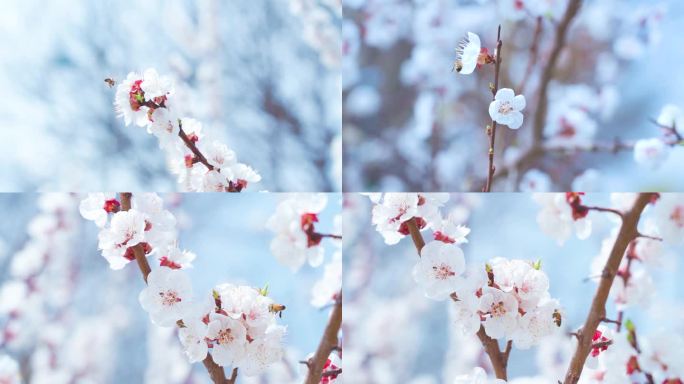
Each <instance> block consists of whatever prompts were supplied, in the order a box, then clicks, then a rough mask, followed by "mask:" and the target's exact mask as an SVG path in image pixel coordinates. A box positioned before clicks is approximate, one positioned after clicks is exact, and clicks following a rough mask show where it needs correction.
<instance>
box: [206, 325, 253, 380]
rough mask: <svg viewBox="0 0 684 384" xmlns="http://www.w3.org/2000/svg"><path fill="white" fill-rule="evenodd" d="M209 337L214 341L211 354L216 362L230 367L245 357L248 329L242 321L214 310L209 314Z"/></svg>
mask: <svg viewBox="0 0 684 384" xmlns="http://www.w3.org/2000/svg"><path fill="white" fill-rule="evenodd" d="M207 337H208V338H209V339H211V340H212V341H213V343H214V347H213V349H212V351H211V356H212V357H213V358H214V361H215V362H216V364H218V365H220V366H223V367H228V366H231V365H233V364H235V363H237V362H239V361H241V360H242V359H243V358H244V356H245V353H246V346H247V330H246V329H245V327H244V326H243V325H242V323H241V322H240V321H238V320H235V319H233V318H231V317H229V316H225V315H221V314H218V313H214V312H212V313H211V314H210V315H209V326H208V331H207Z"/></svg>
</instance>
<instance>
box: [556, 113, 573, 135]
mask: <svg viewBox="0 0 684 384" xmlns="http://www.w3.org/2000/svg"><path fill="white" fill-rule="evenodd" d="M560 126H561V129H560V131H559V132H558V135H559V136H561V137H574V136H575V135H576V134H577V129H576V128H575V126H574V125H573V124H572V123H571V122H569V121H568V119H566V118H565V117H561V119H560Z"/></svg>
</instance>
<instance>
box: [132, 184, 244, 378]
mask: <svg viewBox="0 0 684 384" xmlns="http://www.w3.org/2000/svg"><path fill="white" fill-rule="evenodd" d="M132 196H133V194H132V193H130V192H121V193H119V199H120V200H121V210H122V211H128V210H130V209H131V197H132ZM133 254H134V255H135V260H136V261H137V262H138V267H139V268H140V272H142V275H143V279H144V280H145V284H147V276H148V275H149V274H150V272H151V271H152V269H151V268H150V264H149V263H148V262H147V258H146V257H145V251H144V250H143V248H142V245H141V244H136V245H134V246H133ZM202 363H203V364H204V366H205V367H206V369H207V372H208V373H209V377H210V378H211V381H213V382H214V384H235V381H236V380H237V368H235V369H233V375H232V376H231V378H230V379H226V373H225V371H224V370H223V367H221V366H219V365H218V364H216V363H215V362H214V359H213V358H212V357H211V355H210V354H207V357H206V358H205V359H204V360H203V361H202Z"/></svg>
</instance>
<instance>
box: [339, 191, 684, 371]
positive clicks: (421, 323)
mask: <svg viewBox="0 0 684 384" xmlns="http://www.w3.org/2000/svg"><path fill="white" fill-rule="evenodd" d="M680 196H681V195H680ZM682 198H684V197H682ZM583 201H584V202H585V203H586V204H591V205H597V206H605V207H609V206H611V201H610V198H609V196H608V195H607V194H589V195H587V196H585V197H584V199H583ZM371 206H372V205H371V203H370V201H369V199H368V198H367V197H365V196H361V195H353V194H348V195H345V210H344V219H343V220H344V243H345V245H344V253H345V255H346V262H345V265H344V311H345V312H344V321H345V323H344V332H345V351H344V352H345V356H344V366H345V370H346V375H347V376H346V377H347V378H348V379H350V380H352V382H354V383H360V384H371V383H372V384H385V383H387V384H389V383H407V384H437V383H453V382H454V378H455V377H456V376H457V375H459V374H465V373H470V371H471V370H472V368H473V367H474V366H483V367H486V366H488V364H489V361H488V358H487V356H486V355H485V354H484V353H483V351H482V346H481V344H480V343H479V340H478V339H477V338H476V337H475V336H472V337H464V336H461V335H460V332H458V331H457V326H456V325H455V324H454V323H453V321H454V320H453V319H452V318H451V317H450V315H449V311H448V310H447V309H448V303H449V301H441V302H438V301H433V300H431V299H428V298H426V297H425V296H424V295H423V291H422V289H421V288H420V287H419V286H418V285H417V284H416V283H415V282H414V281H413V278H412V269H413V266H414V265H415V264H416V262H417V260H418V257H417V255H416V249H415V247H414V245H413V243H412V242H411V239H410V238H409V237H406V238H404V239H402V240H401V241H400V242H399V243H398V244H396V245H387V244H385V242H384V241H383V238H382V236H381V235H380V233H379V232H377V231H376V230H375V228H374V227H373V226H372V224H371V221H370V220H371ZM445 208H446V209H442V214H443V215H447V214H450V213H453V214H454V215H455V217H461V218H462V219H463V223H464V224H465V225H467V226H469V227H470V228H471V229H472V232H471V233H470V235H469V236H468V243H467V244H464V245H462V246H461V248H462V249H463V252H464V253H465V258H466V263H468V264H470V263H474V262H485V261H487V260H490V259H492V258H494V257H505V258H511V259H525V260H541V263H542V269H543V271H544V272H546V273H547V274H548V276H549V280H550V290H549V292H550V294H551V296H552V297H554V298H557V299H559V300H560V303H561V305H562V307H563V309H564V315H563V319H562V324H563V329H564V330H566V331H569V330H570V329H576V328H577V327H580V326H581V325H582V323H583V322H584V319H585V318H586V315H587V311H588V309H589V306H590V304H591V300H592V298H593V295H594V293H595V290H596V284H595V283H594V282H593V281H587V280H586V278H587V277H589V276H590V275H592V269H591V268H592V260H593V259H594V258H595V257H596V256H597V255H599V253H600V251H601V243H602V241H603V240H604V239H605V238H607V237H608V236H609V234H610V232H611V230H612V229H613V228H614V227H615V226H616V221H615V218H614V217H611V216H614V215H612V214H607V213H603V214H602V213H597V212H592V213H590V214H589V218H590V219H591V220H592V224H593V230H592V234H591V236H590V237H589V238H588V239H587V240H578V239H577V238H576V237H575V236H574V235H573V236H571V238H570V239H569V240H568V241H567V242H566V243H565V245H564V246H559V245H558V244H557V242H556V241H555V240H554V239H552V238H550V237H548V236H547V235H545V234H544V233H543V232H542V230H541V229H540V228H539V224H537V221H536V217H537V214H538V213H539V211H540V207H539V205H538V204H537V203H535V202H534V201H533V200H532V198H531V196H530V195H529V194H514V193H500V194H495V195H488V194H452V195H451V198H450V200H449V202H448V203H447V204H446V206H445ZM645 216H646V217H652V214H651V213H648V212H647V213H646V214H645ZM643 231H644V232H646V230H643ZM429 233H430V232H429V231H426V232H425V235H424V236H429ZM428 240H430V239H429V238H427V237H426V241H428ZM661 260H662V265H660V266H657V267H649V268H647V271H648V275H650V276H651V277H652V280H653V286H652V287H648V288H647V287H646V286H644V287H643V288H644V289H645V290H646V292H645V293H646V299H645V300H646V301H647V302H648V305H639V306H632V307H629V308H627V309H626V312H625V318H629V319H632V320H633V321H634V323H635V324H636V327H637V331H638V333H639V338H640V339H642V338H643V339H644V340H646V339H647V338H650V337H651V336H654V335H657V334H662V333H661V332H664V334H665V335H676V334H682V332H684V328H683V325H682V322H681V319H682V318H684V286H683V285H682V283H681V278H680V277H681V274H682V273H684V245H679V246H668V245H666V246H665V247H664V250H663V254H662V259H661ZM608 303H609V305H608V307H607V317H609V318H611V317H612V318H615V316H616V315H615V314H616V310H615V305H614V303H613V301H612V300H611V299H609V301H608ZM570 348H571V345H570V337H567V336H565V335H563V334H562V332H560V335H559V336H558V338H555V339H554V338H552V339H550V340H546V341H545V342H543V343H542V344H541V346H540V347H536V348H532V349H530V350H519V349H517V348H516V347H515V345H514V347H513V350H512V352H511V355H510V361H509V365H508V372H509V378H512V379H515V378H520V377H521V376H526V377H529V376H535V377H536V378H537V381H533V380H530V381H517V382H516V381H514V382H515V383H521V384H522V383H555V382H556V381H557V380H558V379H559V378H562V377H563V376H564V374H565V370H566V369H567V366H568V361H569V357H570V356H569V355H568V353H569V352H571V350H570ZM679 356H680V357H681V356H682V355H681V354H679ZM682 363H684V361H682ZM490 372H491V371H490Z"/></svg>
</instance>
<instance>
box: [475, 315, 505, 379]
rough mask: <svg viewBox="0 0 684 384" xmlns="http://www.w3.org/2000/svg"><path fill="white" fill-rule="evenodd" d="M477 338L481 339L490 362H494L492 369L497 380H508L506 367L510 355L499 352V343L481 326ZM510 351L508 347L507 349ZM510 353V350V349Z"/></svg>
mask: <svg viewBox="0 0 684 384" xmlns="http://www.w3.org/2000/svg"><path fill="white" fill-rule="evenodd" d="M477 337H478V338H479V339H480V342H481V343H482V346H483V347H484V349H485V352H486V353H487V355H488V356H489V360H490V361H491V362H492V368H493V369H494V375H496V378H497V379H501V380H508V378H507V376H508V375H507V373H506V366H507V365H508V354H504V353H502V352H501V350H499V343H498V342H497V341H496V340H494V339H492V338H491V337H489V336H487V333H486V332H485V329H484V327H483V326H482V325H480V330H479V331H477ZM506 348H507V349H508V346H507V347H506ZM508 352H509V353H510V349H508Z"/></svg>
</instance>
